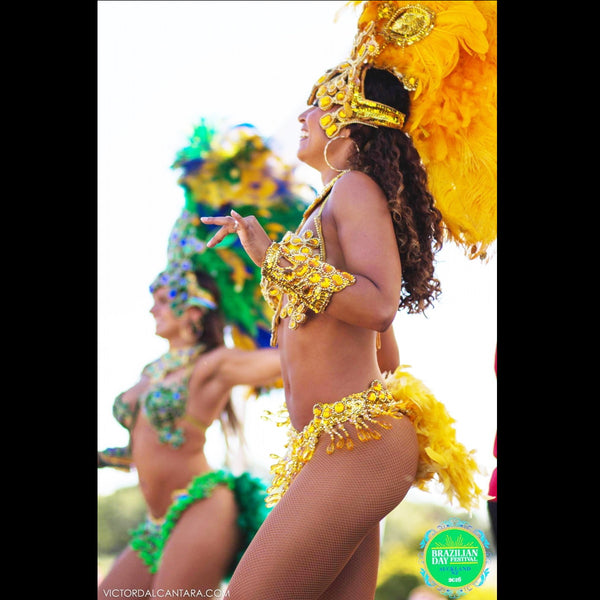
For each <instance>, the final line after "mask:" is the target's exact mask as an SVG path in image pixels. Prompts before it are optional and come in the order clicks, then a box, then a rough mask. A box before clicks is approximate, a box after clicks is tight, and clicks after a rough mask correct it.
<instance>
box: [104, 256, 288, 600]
mask: <svg viewBox="0 0 600 600" xmlns="http://www.w3.org/2000/svg"><path fill="white" fill-rule="evenodd" d="M180 282H184V283H183V285H182V284H181V283H180ZM151 289H152V295H153V298H154V304H153V306H152V308H151V311H150V312H151V313H152V315H153V317H154V319H155V321H156V334H157V335H158V336H160V337H162V338H164V339H165V340H167V341H168V343H169V349H168V352H167V353H166V354H164V355H163V356H161V357H160V358H159V359H157V360H156V361H154V362H152V363H150V364H149V365H147V366H146V367H145V368H144V369H143V371H142V374H141V377H140V380H139V381H138V382H137V383H136V384H135V385H134V386H133V387H131V388H130V389H128V390H126V391H125V392H123V393H122V394H120V395H119V396H118V397H117V399H116V401H115V404H114V410H113V412H114V415H115V417H116V418H117V420H118V421H119V422H120V423H121V424H122V425H123V426H124V427H126V428H127V429H128V430H129V432H130V445H129V448H128V449H127V450H129V452H124V451H123V449H120V451H118V452H116V451H115V449H109V450H107V451H104V452H101V453H99V463H103V464H102V466H127V465H128V464H133V465H135V468H136V470H137V473H138V476H139V485H140V489H141V491H142V494H143V496H144V500H145V501H146V505H147V508H148V518H147V520H146V521H145V522H144V523H142V524H141V525H140V526H139V527H138V528H137V529H136V530H135V531H134V532H133V536H132V541H131V544H130V546H128V547H127V548H126V549H125V550H124V552H123V553H122V554H121V556H120V557H119V558H118V559H117V560H116V561H115V563H114V565H113V567H112V568H111V570H110V571H109V573H108V574H107V575H106V577H104V579H103V580H102V582H101V584H100V587H99V590H98V597H99V598H105V597H106V594H107V593H109V592H110V591H112V590H115V589H121V590H122V589H136V590H140V589H143V590H152V589H155V590H158V589H160V590H176V589H193V590H196V591H198V590H202V591H203V592H206V593H208V591H209V590H210V591H213V590H215V589H218V588H219V586H220V583H221V581H222V580H223V579H225V578H226V577H227V576H230V575H231V572H232V570H233V566H234V564H235V561H236V559H239V557H240V556H241V554H242V552H243V549H244V548H245V547H246V546H247V544H248V542H249V541H250V539H251V538H252V536H253V535H254V533H255V532H256V529H257V528H258V526H259V525H260V523H261V522H262V520H263V519H264V517H265V516H266V514H267V510H266V507H265V506H264V499H265V489H264V486H263V485H262V483H261V482H260V481H259V480H257V479H255V478H253V477H251V476H250V475H249V474H248V473H244V474H242V475H240V476H234V475H232V474H231V473H229V472H228V471H225V470H218V471H215V470H213V469H212V468H211V466H210V465H209V464H208V461H207V459H206V456H205V454H204V444H205V442H206V430H207V429H208V427H210V425H211V424H212V422H213V421H214V420H215V419H218V418H222V419H223V422H224V423H225V425H226V427H228V428H229V429H230V431H232V432H234V433H235V432H236V430H237V428H238V427H239V424H238V422H237V420H236V419H235V413H234V412H233V409H232V405H231V396H230V392H231V390H232V388H233V387H234V386H236V385H240V384H244V385H250V386H264V385H268V384H272V383H274V381H275V380H276V379H277V378H278V377H279V375H280V361H279V356H278V352H277V351H276V350H274V349H269V348H263V349H255V350H242V349H238V348H229V347H227V346H226V345H225V341H224V335H223V331H224V321H223V316H222V314H221V311H220V310H219V302H220V297H219V290H218V288H217V286H216V285H215V284H214V282H213V280H212V279H211V278H210V277H209V276H208V275H206V274H205V273H202V272H200V271H198V272H193V271H185V270H183V269H177V268H174V267H172V268H171V269H170V270H169V271H167V272H164V273H162V274H161V275H160V276H159V277H158V278H157V280H156V281H155V282H154V284H153V285H152V288H151Z"/></svg>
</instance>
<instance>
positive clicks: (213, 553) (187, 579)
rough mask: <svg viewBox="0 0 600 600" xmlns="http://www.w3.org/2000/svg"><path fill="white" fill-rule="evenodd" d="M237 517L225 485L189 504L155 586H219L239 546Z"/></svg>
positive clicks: (207, 589)
mask: <svg viewBox="0 0 600 600" xmlns="http://www.w3.org/2000/svg"><path fill="white" fill-rule="evenodd" d="M237 517H238V509H237V506H236V502H235V497H234V495H233V492H232V491H231V490H230V489H229V488H227V487H225V486H221V485H219V486H217V487H216V488H215V489H214V490H213V492H212V494H211V496H209V497H208V498H204V499H202V500H199V501H198V502H195V503H194V504H192V505H191V506H190V507H188V508H187V509H186V510H185V511H184V512H183V513H182V515H181V517H180V518H179V520H178V521H177V524H176V525H175V527H174V528H173V530H172V531H171V534H170V536H169V539H168V541H167V543H166V544H165V547H164V551H163V554H162V558H161V562H160V567H159V569H158V572H157V573H156V576H155V578H154V589H155V590H157V591H158V590H162V591H163V592H164V593H166V591H167V590H169V591H174V590H181V589H189V590H192V589H193V590H194V591H195V592H199V591H202V593H203V594H206V593H212V592H213V591H214V590H216V589H218V588H219V587H220V584H221V581H222V579H223V578H224V576H225V575H226V572H227V569H228V568H229V567H230V565H231V563H232V561H233V559H234V557H235V555H236V553H237V550H238V547H239V543H240V531H239V527H238V525H237ZM161 593H162V592H161Z"/></svg>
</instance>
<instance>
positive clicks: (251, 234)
mask: <svg viewBox="0 0 600 600" xmlns="http://www.w3.org/2000/svg"><path fill="white" fill-rule="evenodd" d="M200 220H201V221H202V222H203V223H205V224H207V225H220V226H221V228H220V229H219V230H218V231H217V233H215V235H213V237H212V238H211V239H210V240H209V241H208V242H207V243H206V245H207V247H208V248H214V247H215V246H216V245H217V244H219V243H220V242H222V241H223V240H224V239H225V237H226V236H228V235H229V234H231V233H235V234H237V235H238V237H239V238H240V242H241V243H242V246H243V247H244V250H245V251H246V253H247V254H248V256H249V257H250V258H251V259H252V261H253V262H254V263H255V264H256V265H257V266H259V267H260V266H261V265H262V263H263V260H264V257H265V253H266V251H267V248H268V247H269V246H270V245H271V242H272V240H271V238H270V237H269V236H268V235H267V232H266V231H265V230H264V229H263V228H262V225H261V224H260V223H259V222H258V220H257V219H256V217H255V216H254V215H249V216H247V217H242V215H240V214H239V213H237V212H236V211H235V210H232V211H231V213H230V216H223V217H201V218H200Z"/></svg>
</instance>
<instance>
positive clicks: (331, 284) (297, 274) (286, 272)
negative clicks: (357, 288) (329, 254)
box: [261, 238, 356, 329]
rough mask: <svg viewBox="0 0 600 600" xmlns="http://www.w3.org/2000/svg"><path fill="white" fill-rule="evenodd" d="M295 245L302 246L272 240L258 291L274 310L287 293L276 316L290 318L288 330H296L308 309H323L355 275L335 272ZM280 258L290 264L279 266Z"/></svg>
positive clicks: (319, 310) (262, 268)
mask: <svg viewBox="0 0 600 600" xmlns="http://www.w3.org/2000/svg"><path fill="white" fill-rule="evenodd" d="M284 239H285V238H284ZM293 241H294V240H293V239H292V240H291V242H293ZM294 247H300V248H302V247H303V246H302V244H301V243H300V244H298V245H294V244H293V243H292V244H284V243H283V241H282V243H278V242H273V243H272V244H271V245H270V246H269V248H268V249H267V252H266V254H265V259H264V261H263V264H262V267H261V273H262V280H261V290H262V293H263V296H264V297H265V299H266V301H267V302H268V303H269V304H270V305H271V307H273V308H274V309H275V308H276V307H278V306H279V303H280V301H281V296H282V294H284V293H285V294H287V295H288V304H287V305H286V306H285V307H284V308H283V309H282V310H281V312H280V313H279V317H281V318H283V317H285V316H289V317H290V323H289V327H290V329H296V327H298V325H300V324H302V323H303V322H304V321H305V320H306V310H307V309H310V310H312V311H314V312H315V313H321V312H323V311H324V310H325V309H326V308H327V306H328V304H329V302H330V301H331V297H332V296H333V294H334V293H335V292H339V291H341V290H343V289H344V288H346V287H347V286H349V285H352V284H353V283H355V282H356V279H355V277H354V275H351V274H350V273H346V272H344V271H338V270H337V269H336V268H335V267H333V266H332V265H330V264H328V263H326V262H323V261H322V260H321V259H320V258H319V257H318V256H311V255H310V254H309V253H307V252H304V251H302V250H300V251H298V252H296V251H294ZM281 258H284V259H285V260H287V261H288V262H289V263H290V265H291V266H290V267H282V266H281V265H280V264H279V260H280V259H281Z"/></svg>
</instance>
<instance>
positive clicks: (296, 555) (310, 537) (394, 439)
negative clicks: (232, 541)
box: [226, 417, 418, 600]
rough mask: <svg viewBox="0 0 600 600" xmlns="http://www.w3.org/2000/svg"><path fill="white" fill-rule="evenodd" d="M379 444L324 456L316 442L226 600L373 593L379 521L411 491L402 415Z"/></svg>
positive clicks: (348, 597) (414, 453)
mask: <svg viewBox="0 0 600 600" xmlns="http://www.w3.org/2000/svg"><path fill="white" fill-rule="evenodd" d="M380 420H382V421H384V420H385V421H386V422H387V423H389V424H390V425H392V429H390V430H385V431H383V432H382V437H381V439H380V440H369V441H367V442H359V441H358V438H357V436H356V431H355V430H354V428H353V426H352V425H347V429H348V432H349V433H350V434H351V435H352V437H353V440H354V441H355V446H354V449H353V450H347V449H345V448H344V449H341V450H336V451H335V452H334V453H333V454H331V455H329V454H327V453H326V450H325V449H326V447H327V443H328V441H329V440H328V438H327V437H326V436H325V437H322V438H321V439H320V440H319V443H318V445H317V448H316V450H315V453H314V456H313V457H312V459H311V460H310V461H309V462H308V463H307V464H306V465H305V466H304V468H303V469H302V471H301V472H300V473H299V474H298V476H297V477H296V478H295V480H294V481H293V482H292V485H291V486H290V488H289V490H288V491H287V492H286V494H285V495H284V496H283V498H282V499H281V500H280V501H279V503H278V504H277V505H276V506H275V508H274V509H273V510H272V511H271V513H270V514H269V516H268V517H267V519H266V520H265V522H264V523H263V525H262V527H261V528H260V529H259V531H258V533H257V534H256V536H255V538H254V540H253V541H252V543H251V544H250V546H249V547H248V550H247V551H246V553H245V555H244V557H243V558H242V560H241V562H240V564H239V565H238V568H237V569H236V571H235V573H234V575H233V578H232V579H231V582H230V585H229V588H228V595H227V596H226V597H227V598H228V599H229V600H342V598H343V599H344V600H369V599H372V598H373V596H374V594H375V583H376V578H377V565H378V560H379V537H378V536H379V527H378V525H379V521H380V520H381V519H382V518H383V517H384V516H385V515H387V514H388V513H389V512H390V511H391V510H392V509H393V508H395V507H396V506H397V505H398V504H399V503H400V502H401V501H402V499H403V498H404V496H405V495H406V493H407V492H408V490H409V489H410V487H411V485H412V483H413V480H414V477H415V473H416V470H417V460H418V447H417V438H416V434H415V432H414V429H413V426H412V424H411V422H410V421H409V419H408V418H402V419H400V420H398V419H393V418H384V417H381V418H380Z"/></svg>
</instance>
